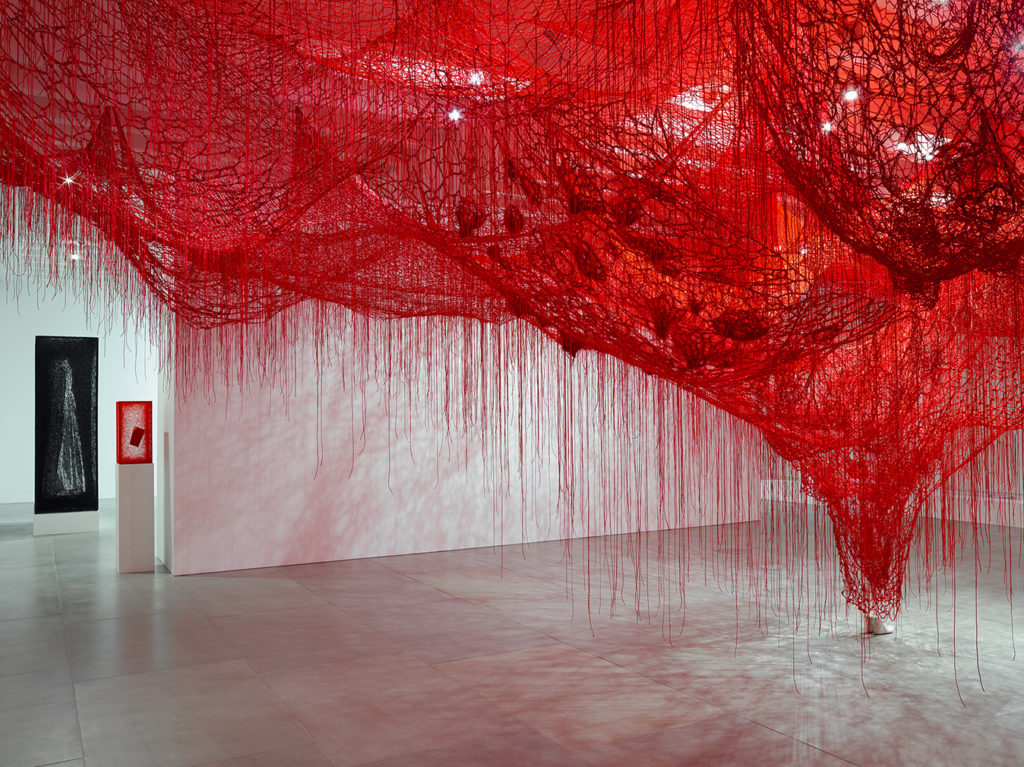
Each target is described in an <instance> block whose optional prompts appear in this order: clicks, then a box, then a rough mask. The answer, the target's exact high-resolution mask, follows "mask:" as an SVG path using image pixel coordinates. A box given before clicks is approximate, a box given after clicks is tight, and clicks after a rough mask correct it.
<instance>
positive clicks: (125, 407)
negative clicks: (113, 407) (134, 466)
mask: <svg viewBox="0 0 1024 767" xmlns="http://www.w3.org/2000/svg"><path fill="white" fill-rule="evenodd" d="M117 462H118V463H153V403H152V402H118V403H117Z"/></svg>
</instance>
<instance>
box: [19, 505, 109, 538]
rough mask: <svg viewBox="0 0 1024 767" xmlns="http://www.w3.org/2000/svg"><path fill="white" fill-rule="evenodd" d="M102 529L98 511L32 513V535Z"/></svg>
mask: <svg viewBox="0 0 1024 767" xmlns="http://www.w3.org/2000/svg"><path fill="white" fill-rule="evenodd" d="M99 529H100V513H99V512H98V511H58V512H56V513H53V514H33V515H32V535H64V534H66V533H95V532H96V531H97V530H99Z"/></svg>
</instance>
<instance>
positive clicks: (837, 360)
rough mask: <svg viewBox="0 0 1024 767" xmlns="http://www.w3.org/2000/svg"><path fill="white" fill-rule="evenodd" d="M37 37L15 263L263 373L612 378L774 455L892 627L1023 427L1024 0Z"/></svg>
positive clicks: (12, 40)
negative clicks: (522, 358) (501, 343)
mask: <svg viewBox="0 0 1024 767" xmlns="http://www.w3.org/2000/svg"><path fill="white" fill-rule="evenodd" d="M3 10H4V12H3V15H2V19H3V20H2V26H0V51H2V58H0V181H2V182H3V184H4V187H3V195H2V199H0V208H2V219H0V220H2V222H3V227H4V230H5V234H6V236H7V237H8V238H9V239H11V240H13V241H14V242H16V243H18V244H19V246H24V247H19V248H14V249H11V250H10V251H8V252H7V255H6V258H7V259H8V260H9V261H10V262H11V265H12V266H13V267H17V266H18V262H19V258H24V257H26V256H25V255H24V254H25V253H27V252H28V249H29V247H30V246H31V245H33V244H34V245H36V246H42V247H44V248H45V249H46V252H47V253H48V255H49V257H50V261H49V267H48V268H49V270H50V274H51V275H52V276H54V277H56V276H57V275H58V274H60V273H61V272H62V270H63V269H64V268H65V267H64V265H63V263H62V259H63V257H64V254H65V253H66V250H67V247H69V245H68V243H72V242H73V243H78V242H79V241H82V242H84V243H85V245H83V246H82V247H84V248H86V249H87V250H88V251H89V255H90V257H89V258H88V259H85V262H84V263H83V264H81V266H80V271H81V272H83V275H84V276H85V278H86V279H87V280H91V282H90V283H89V284H92V285H94V286H99V285H101V284H112V285H114V286H115V287H116V288H117V289H118V290H121V291H122V292H124V293H126V294H128V295H130V296H132V297H133V300H135V301H137V302H138V303H139V304H140V309H139V311H140V312H142V313H146V312H149V313H151V314H153V315H156V316H160V315H161V313H162V312H164V311H169V312H172V313H173V314H174V315H175V316H176V317H177V319H178V321H179V322H181V323H184V324H185V325H187V326H191V327H194V328H215V327H220V326H227V325H240V326H244V327H247V328H248V334H247V338H249V339H250V341H251V343H250V346H249V347H248V353H249V354H251V355H254V356H256V357H260V356H263V357H268V356H273V355H274V354H275V353H276V350H277V349H278V346H277V344H278V342H279V340H280V338H279V335H280V332H281V329H280V328H279V327H278V326H276V325H274V324H273V323H272V322H269V320H271V319H272V318H275V317H280V316H283V315H281V313H282V312H283V310H285V309H287V308H289V307H292V306H296V305H299V304H303V305H306V306H312V307H313V308H312V309H310V311H309V316H310V317H311V318H312V320H311V322H312V327H311V328H300V329H292V330H291V332H293V333H299V332H305V331H309V330H312V331H313V332H315V333H319V334H325V335H329V334H330V333H331V332H332V326H331V317H332V316H333V315H332V312H331V307H334V306H339V305H340V306H344V307H347V308H349V309H351V310H354V311H356V312H359V313H364V314H369V315H377V316H384V317H410V316H439V317H467V318H477V319H480V320H484V321H488V322H502V321H505V320H509V319H511V318H519V319H521V320H524V321H526V322H528V323H530V324H532V325H534V326H536V327H537V328H539V329H540V330H541V331H542V332H543V333H544V334H546V335H548V336H550V337H551V338H553V339H554V340H555V341H556V342H557V343H559V344H561V346H562V347H563V348H564V350H565V352H566V353H567V354H569V355H573V356H574V355H576V354H577V353H578V352H579V351H580V350H583V349H588V350H592V351H597V352H601V353H603V354H607V355H612V356H614V357H616V358H618V359H619V360H622V361H624V362H626V363H628V364H630V365H632V366H635V367H637V368H639V369H640V370H642V371H643V372H645V373H647V374H651V375H654V376H657V377H659V378H661V379H664V380H666V381H669V382H671V383H673V384H675V385H678V386H680V387H682V388H683V389H685V390H687V391H689V392H692V393H694V394H696V395H698V396H699V397H702V398H704V399H705V400H707V401H709V402H711V403H713V404H714V405H716V406H718V407H720V408H722V409H724V410H725V411H727V412H729V413H731V414H732V415H734V416H738V417H739V418H741V419H743V420H745V421H747V422H749V423H750V424H752V425H754V426H755V427H756V428H757V429H758V430H760V432H761V433H762V434H763V435H764V436H765V437H766V439H767V441H768V443H769V444H770V445H771V447H772V448H773V449H774V450H775V451H776V452H777V453H778V454H779V455H780V456H781V457H782V458H784V459H786V460H788V461H790V462H791V463H792V464H793V465H794V466H795V467H796V468H797V469H798V470H799V471H800V473H801V476H802V478H803V482H804V485H805V487H806V488H807V489H809V490H810V491H811V492H812V493H813V494H814V495H815V496H816V497H818V498H819V499H821V500H822V501H824V502H825V503H826V504H827V507H828V510H829V514H830V516H831V519H832V523H833V526H834V531H835V539H836V542H837V544H838V547H839V554H840V562H841V566H842V572H843V576H844V581H845V592H844V593H845V594H846V596H847V598H848V599H849V600H850V601H851V602H852V603H853V604H856V605H857V606H859V607H861V608H862V609H864V610H866V611H871V612H876V613H884V614H890V615H892V614H895V613H896V611H897V610H898V608H899V604H900V598H901V591H902V588H903V582H904V574H905V566H906V562H907V557H908V547H909V546H910V542H911V538H912V536H913V533H914V529H915V524H916V522H917V519H918V516H919V514H920V513H921V511H922V508H923V507H924V506H925V505H927V504H930V503H934V502H935V501H934V498H935V497H936V495H935V491H936V490H937V489H940V490H941V489H944V488H946V487H947V484H948V483H949V482H950V479H951V477H952V476H953V474H954V473H955V472H956V471H957V470H958V469H959V468H960V467H961V466H963V465H964V464H965V463H966V462H968V461H969V460H970V459H972V458H973V457H975V456H976V455H978V454H979V453H980V452H981V451H982V450H984V449H985V448H986V447H987V446H989V445H990V444H991V443H993V441H994V440H996V439H997V438H998V437H999V436H1000V435H1001V434H1003V433H1004V432H1006V431H1007V430H1010V429H1015V428H1018V427H1020V426H1021V425H1022V418H1024V414H1022V412H1021V404H1020V403H1021V399H1020V394H1019V392H1020V389H1021V383H1022V381H1021V380H1020V379H1021V357H1020V353H1021V352H1020V349H1021V345H1020V339H1021V324H1020V323H1021V320H1020V317H1021V313H1020V306H1021V291H1020V290H1019V285H1020V282H1019V274H1018V270H1019V263H1020V258H1021V253H1022V250H1024V245H1022V243H1024V228H1022V217H1021V212H1020V211H1021V205H1022V202H1024V197H1022V194H1024V189H1022V181H1024V176H1022V173H1024V162H1022V160H1024V157H1022V152H1024V143H1022V141H1024V132H1022V128H1021V124H1020V123H1021V119H1022V117H1024V114H1022V108H1024V53H1022V51H1024V42H1022V40H1021V38H1020V35H1021V30H1022V29H1024V4H1022V3H1018V2H1015V1H1014V0H998V1H993V2H985V3H979V2H976V0H949V1H948V2H943V3H937V2H934V0H888V2H884V3H874V2H868V1H867V0H778V2H768V1H767V0H750V1H746V0H744V1H743V2H737V3H735V4H734V5H730V4H728V3H726V2H724V0H723V2H718V3H715V2H704V1H703V0H690V2H683V3H679V2H669V1H668V0H664V1H662V0H650V2H640V1H636V2H606V1H604V0H590V1H589V2H575V3H564V2H554V1H552V0H508V1H507V2H504V3H502V2H486V3H485V2H460V1H459V0H429V1H425V0H418V1H415V2H414V1H412V0H406V1H405V2H372V1H363V2H355V3H324V2H319V1H314V0H274V1H268V2H261V1H259V0H252V1H251V2H242V1H239V2H233V1H230V0H207V1H205V2H202V1H200V0H185V1H181V0H175V2H159V1H157V0H94V1H93V2H84V1H79V2H72V1H71V0H64V1H63V2H62V1H60V0H4V2H3ZM75 247H77V245H75ZM19 254H20V255H19ZM141 286H144V288H145V289H142V288H141ZM97 289H98V288H97ZM261 328H264V329H265V332H264V334H263V335H260V329H261Z"/></svg>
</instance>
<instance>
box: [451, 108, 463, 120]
mask: <svg viewBox="0 0 1024 767" xmlns="http://www.w3.org/2000/svg"><path fill="white" fill-rule="evenodd" d="M448 119H449V120H451V121H452V122H453V123H457V122H458V121H459V120H461V119H462V110H461V109H459V108H458V107H452V111H451V112H449V113H448Z"/></svg>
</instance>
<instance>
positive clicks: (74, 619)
mask: <svg viewBox="0 0 1024 767" xmlns="http://www.w3.org/2000/svg"><path fill="white" fill-rule="evenodd" d="M104 519H105V522H104V525H103V529H102V530H101V532H100V533H98V534H83V535H66V536H51V537H46V538H37V539H33V537H32V535H31V526H30V525H28V524H25V520H24V519H23V518H21V517H18V516H17V514H15V515H13V516H12V515H10V514H8V515H7V516H5V517H0V765H3V767H33V766H35V765H49V764H61V765H66V766H68V767H70V765H89V767H118V766H119V765H124V766H125V767H146V766H147V765H220V766H221V767H226V766H227V765H231V766H232V767H242V766H243V765H248V766H251V767H278V766H280V767H285V766H287V767H295V766H299V767H301V766H303V765H308V766H309V767H320V766H321V765H323V766H326V765H361V764H379V765H588V764H589V765H687V764H695V765H705V764H739V765H747V764H757V765H788V764H807V765H844V764H850V763H853V764H863V765H891V764H892V765H894V764H914V765H918V764H921V765H941V764H950V765H953V764H955V765H980V764H989V765H1002V764H1006V765H1019V764H1022V763H1024V717H1022V714H1024V673H1022V671H1024V668H1022V664H1024V660H1020V661H1016V662H1014V660H1013V654H1014V649H1013V643H1012V635H1011V630H1010V619H1011V612H1010V609H1009V606H1008V603H1007V600H1006V597H1005V591H1006V589H1005V586H1004V580H1005V576H1006V573H1005V572H1004V564H1003V558H1002V555H1001V553H1000V552H1001V551H1002V548H1001V547H1000V545H999V539H1000V536H1001V535H1004V534H1005V531H1000V530H996V531H995V538H996V542H995V544H994V547H993V551H994V552H996V553H997V556H994V557H993V561H992V568H991V570H990V571H989V568H988V567H987V566H986V567H985V568H984V569H986V570H987V572H986V573H985V574H984V575H983V576H982V577H981V578H980V580H979V582H978V583H977V585H976V584H975V579H974V577H973V572H974V570H975V569H976V568H974V566H973V562H974V558H975V552H974V551H973V550H969V551H968V552H967V553H966V555H965V561H967V562H968V563H969V564H970V567H969V568H968V567H963V566H962V567H961V568H960V569H959V575H958V577H959V578H960V581H961V582H960V583H958V584H957V585H956V586H955V587H954V586H953V585H952V584H951V583H945V582H944V583H941V584H940V583H934V584H932V587H931V593H930V594H929V595H928V597H929V598H928V600H927V601H926V602H922V603H918V601H917V600H914V605H913V606H910V607H908V608H907V610H906V611H905V613H904V614H903V615H902V616H901V619H900V622H899V625H898V630H897V632H896V633H895V634H894V635H890V636H887V637H877V638H872V639H870V640H868V641H866V642H862V641H861V639H860V638H859V637H858V634H857V627H856V626H854V625H852V624H850V623H845V622H844V621H842V620H839V621H838V622H836V623H832V622H831V621H830V622H829V628H830V630H829V631H825V632H822V631H821V630H820V627H819V626H817V625H816V624H815V622H814V621H813V620H812V621H808V620H807V618H806V616H807V615H813V614H814V613H815V611H816V610H818V609H819V608H820V607H821V604H809V605H802V606H800V605H798V606H797V608H795V609H793V610H792V611H791V612H789V613H785V614H779V613H772V612H770V611H765V612H762V613H761V614H757V613H756V612H755V611H753V610H751V608H750V607H749V604H750V603H749V600H747V599H746V598H745V597H741V598H737V597H736V596H734V595H730V594H729V593H724V592H723V591H720V590H719V589H718V588H716V587H715V586H713V585H711V584H710V583H706V582H705V578H704V577H703V575H702V574H701V572H700V571H699V569H698V568H696V567H695V566H694V564H693V563H691V567H690V573H689V577H690V579H691V580H692V581H694V582H691V583H689V584H688V585H687V587H686V611H685V614H682V613H681V612H680V611H679V610H678V609H676V610H675V611H674V612H672V613H668V612H667V611H666V610H665V609H664V606H665V605H670V604H672V599H671V598H670V594H671V589H670V588H669V587H665V586H661V585H658V586H655V583H654V582H655V580H656V579H655V578H652V579H651V580H648V581H646V588H647V592H646V593H647V594H656V592H657V590H658V589H659V588H662V589H663V591H664V594H663V598H662V600H661V601H662V608H661V609H660V610H658V611H657V613H656V614H654V615H653V616H651V621H650V622H649V623H648V622H646V621H640V622H639V623H638V621H637V617H636V611H635V609H634V604H635V598H634V595H635V593H637V584H636V579H635V576H634V573H633V572H632V570H631V568H630V567H628V566H626V567H624V568H623V569H622V570H621V571H619V572H616V573H614V575H613V576H609V574H608V573H609V571H608V569H607V568H608V566H609V563H610V562H611V561H612V560H610V559H608V552H610V551H615V550H622V548H623V546H624V545H625V544H624V543H623V542H622V541H604V542H596V543H595V542H592V543H591V546H590V549H589V554H590V561H591V563H592V567H591V570H590V574H591V575H592V576H593V578H592V579H591V580H590V581H589V582H588V581H587V580H586V578H587V575H588V571H587V569H586V567H585V565H584V564H583V563H585V562H586V561H587V557H586V556H585V554H586V553H587V552H585V551H584V549H583V548H582V544H581V545H579V546H577V550H578V551H577V556H576V558H575V559H574V566H573V568H572V570H571V571H569V575H568V577H567V570H566V566H565V563H564V562H563V561H562V547H561V545H560V544H557V543H545V544H536V545H531V546H527V547H518V546H516V547H509V548H507V549H505V550H504V551H502V550H492V549H486V550H479V549H478V550H469V551H458V552H448V553H437V554H423V555H413V556H405V557H391V558H382V559H375V560H361V561H353V562H337V563H327V564H318V565H302V566H295V567H283V568H274V569H267V570H256V571H245V572H238V573H227V574H222V575H217V576H198V577H187V578H174V577H172V576H170V575H168V574H166V573H163V574H155V575H132V576H118V575H116V574H115V573H114V571H113V552H112V545H113V536H112V531H111V530H110V520H109V513H108V516H106V517H104ZM5 522H6V524H5ZM751 534H754V535H756V534H757V530H756V529H754V528H752V529H751ZM687 535H690V536H692V533H690V534H686V533H680V534H678V536H679V538H678V540H676V541H675V543H676V544H679V545H682V543H681V542H685V540H687ZM671 540H672V539H671V536H667V537H666V536H662V537H661V538H660V539H659V541H658V545H659V546H661V547H662V548H663V550H664V549H666V548H667V549H671V548H672V547H671V545H667V543H666V542H669V543H671ZM707 540H708V539H707V538H704V539H703V543H702V547H703V550H707V549H708V548H709V547H710V548H714V546H715V545H717V544H714V543H713V544H712V545H710V546H709V544H708V543H707ZM729 540H732V541H735V536H732V537H731V538H727V539H725V541H724V542H723V544H722V545H726V544H727V543H728V541H729ZM631 545H632V544H631ZM716 554H717V556H719V557H720V558H721V557H725V558H726V559H727V558H728V552H721V551H719V552H716ZM652 556H653V555H652ZM668 559H671V554H669V555H668ZM651 561H653V560H648V561H646V562H645V565H644V566H643V567H642V568H640V574H641V575H642V576H643V577H644V578H647V576H648V575H650V574H652V573H653V572H654V571H656V570H657V569H658V568H657V566H656V565H652V564H651ZM986 561H987V560H986ZM1007 566H1009V567H1011V568H1016V569H1017V570H1019V569H1020V568H1021V564H1020V562H1019V561H1018V560H1016V559H1014V560H1012V561H1011V563H1010V565H1007ZM602 568H603V569H602ZM794 572H797V571H795V570H794ZM766 577H768V578H769V580H770V581H771V582H772V588H776V589H779V588H782V587H783V585H785V588H788V589H792V593H793V594H795V595H799V594H803V593H807V592H808V591H815V590H814V589H808V588H807V587H805V586H803V585H801V584H799V583H796V584H794V583H793V580H792V574H791V573H790V574H789V575H772V574H771V573H769V574H768V576H766ZM1015 577H1016V576H1015ZM946 580H947V581H948V580H949V579H946ZM610 582H611V583H613V584H614V585H615V586H616V587H622V588H623V590H624V593H625V594H626V595H627V596H626V597H623V598H622V599H620V600H619V606H618V608H617V609H609V605H610V604H614V597H613V595H612V590H610V589H609V587H608V584H609V583H610ZM659 583H660V582H659ZM588 594H589V595H590V596H591V599H592V602H591V605H590V608H589V611H588V607H587V595H588ZM816 594H817V595H816V596H814V597H813V599H812V601H815V600H817V601H819V602H820V601H822V600H824V599H825V598H824V597H822V596H821V594H820V593H817V592H816ZM665 595H669V596H665ZM975 596H977V600H976V599H975ZM570 598H571V600H572V601H571V602H570ZM655 601H657V600H655ZM794 601H795V600H794ZM954 601H955V602H956V609H955V613H954V609H953V608H954ZM645 603H646V597H645ZM652 604H653V602H652ZM738 604H739V609H738V607H737V605H738ZM976 612H977V617H976V615H975V613H976ZM954 614H955V616H956V628H957V632H958V634H957V637H956V644H955V652H954V644H953V639H954V638H953V628H954ZM784 615H789V616H798V615H804V616H805V617H804V618H802V619H799V620H801V621H802V624H801V625H797V620H798V619H797V618H795V617H784ZM684 618H685V622H684V625H683V628H682V634H681V636H677V633H678V631H679V626H680V622H681V621H683V619H684ZM666 627H668V628H666ZM975 627H978V631H977V632H976V631H975ZM976 633H977V637H976ZM666 635H668V636H669V637H670V638H671V640H672V641H671V643H670V642H669V641H668V640H667V639H666ZM982 683H983V684H984V690H983V689H982Z"/></svg>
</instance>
